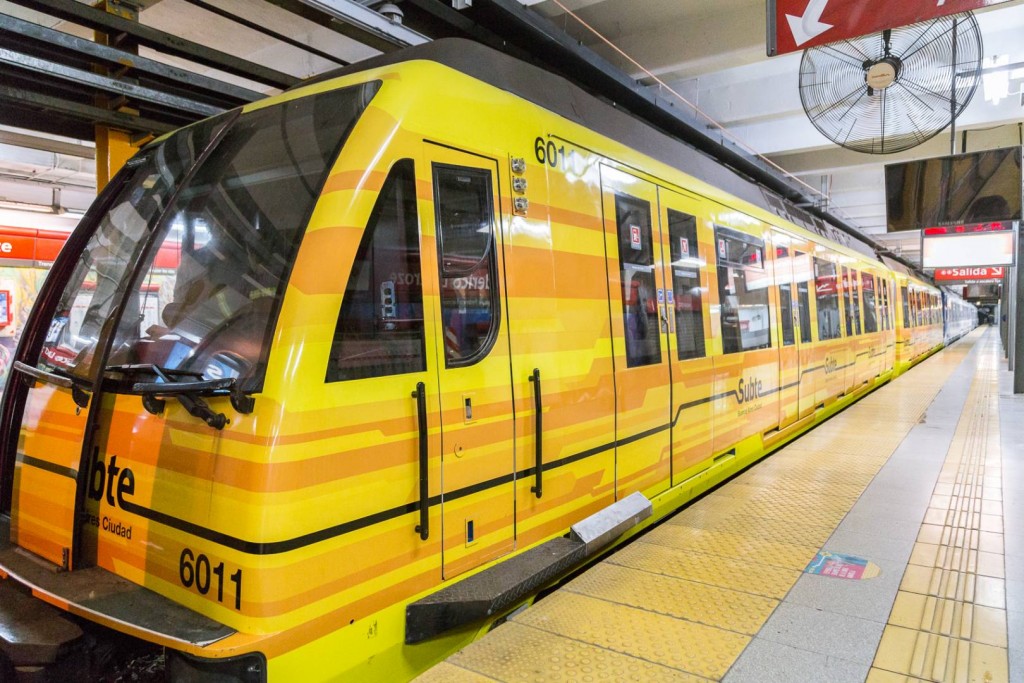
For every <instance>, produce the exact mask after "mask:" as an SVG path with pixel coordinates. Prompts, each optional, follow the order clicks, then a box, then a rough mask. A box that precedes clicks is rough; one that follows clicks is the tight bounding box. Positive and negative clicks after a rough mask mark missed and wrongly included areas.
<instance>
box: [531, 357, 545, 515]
mask: <svg viewBox="0 0 1024 683" xmlns="http://www.w3.org/2000/svg"><path fill="white" fill-rule="evenodd" d="M530 381H531V382H533V424H534V432H535V433H534V468H533V469H534V474H535V475H536V477H537V479H536V481H537V483H536V485H535V486H531V487H530V491H532V492H533V493H535V494H536V495H537V497H538V498H540V497H541V496H542V495H544V479H543V469H544V416H543V414H542V410H543V405H542V403H541V397H540V369H538V368H534V369H533V374H532V375H530Z"/></svg>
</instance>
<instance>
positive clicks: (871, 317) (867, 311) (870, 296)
mask: <svg viewBox="0 0 1024 683" xmlns="http://www.w3.org/2000/svg"><path fill="white" fill-rule="evenodd" d="M860 276H861V279H862V280H863V281H864V282H863V284H862V285H861V293H862V294H863V295H864V332H865V333H867V334H871V333H872V332H878V319H877V318H876V317H875V277H874V276H873V275H869V274H868V273H861V274H860Z"/></svg>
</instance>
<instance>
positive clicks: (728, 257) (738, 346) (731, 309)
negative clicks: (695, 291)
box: [715, 226, 772, 353]
mask: <svg viewBox="0 0 1024 683" xmlns="http://www.w3.org/2000/svg"><path fill="white" fill-rule="evenodd" d="M715 243H716V244H717V245H718V300H719V302H720V303H721V305H722V315H721V321H722V322H721V324H722V350H723V352H725V353H737V352H740V351H750V350H753V349H767V348H770V347H771V345H772V340H771V324H770V320H769V314H768V285H769V284H770V278H769V275H768V273H767V271H765V267H764V240H761V239H759V238H757V237H752V236H750V235H747V234H746V233H742V232H740V231H738V230H732V229H731V228H724V227H721V226H715Z"/></svg>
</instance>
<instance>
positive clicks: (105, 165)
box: [95, 0, 150, 192]
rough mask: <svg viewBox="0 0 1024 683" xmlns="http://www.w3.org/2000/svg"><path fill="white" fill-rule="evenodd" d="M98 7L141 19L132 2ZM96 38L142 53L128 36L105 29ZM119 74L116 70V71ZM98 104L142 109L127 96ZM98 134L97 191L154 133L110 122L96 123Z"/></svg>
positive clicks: (105, 0) (110, 0)
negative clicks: (135, 131)
mask: <svg viewBox="0 0 1024 683" xmlns="http://www.w3.org/2000/svg"><path fill="white" fill-rule="evenodd" d="M96 7H97V8H99V9H103V10H105V11H106V12H109V13H110V14H116V15H117V16H119V17H122V18H124V19H131V20H132V21H138V20H139V10H138V8H137V7H136V6H135V5H134V4H131V3H126V2H121V0H102V1H101V2H99V3H97V4H96ZM95 41H96V42H97V43H102V44H103V45H109V46H112V47H117V48H119V49H121V50H125V51H127V52H133V53H136V54H137V53H138V51H139V49H138V45H137V44H136V43H135V42H134V41H133V40H132V39H131V38H130V37H128V36H120V37H117V38H115V37H113V36H108V35H107V34H105V33H100V32H99V31H97V32H96V34H95ZM104 71H105V72H106V73H108V74H110V73H111V71H112V70H111V69H104ZM113 75H116V74H113ZM96 104H97V105H98V106H101V107H105V108H107V109H112V110H114V111H120V112H125V113H130V114H135V115H138V113H139V112H138V111H137V110H135V109H133V108H132V107H131V106H130V105H129V103H128V101H127V100H126V99H125V98H124V97H117V98H107V97H101V98H98V101H97V103H96ZM95 136H96V192H100V191H101V190H102V189H103V188H104V187H105V186H106V184H107V183H108V182H110V179H111V178H113V177H114V175H115V174H116V173H117V172H118V171H119V170H121V167H122V166H124V164H125V162H127V161H128V160H129V159H130V158H132V156H133V155H134V154H135V152H136V151H137V150H138V149H139V147H140V146H141V145H142V144H143V143H145V142H146V141H148V140H149V139H150V136H144V137H141V138H140V137H139V136H137V135H136V136H133V135H132V134H131V133H130V132H128V131H123V130H118V129H116V128H110V127H109V126H102V125H97V126H96V127H95Z"/></svg>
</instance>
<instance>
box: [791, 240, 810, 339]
mask: <svg viewBox="0 0 1024 683" xmlns="http://www.w3.org/2000/svg"><path fill="white" fill-rule="evenodd" d="M793 255H794V259H793V265H794V272H795V274H796V308H797V312H798V313H799V314H800V342H801V343H802V344H809V343H810V342H811V295H810V286H809V282H808V281H809V280H810V277H811V259H810V258H809V257H808V256H807V254H805V253H803V252H801V251H796V252H793Z"/></svg>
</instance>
